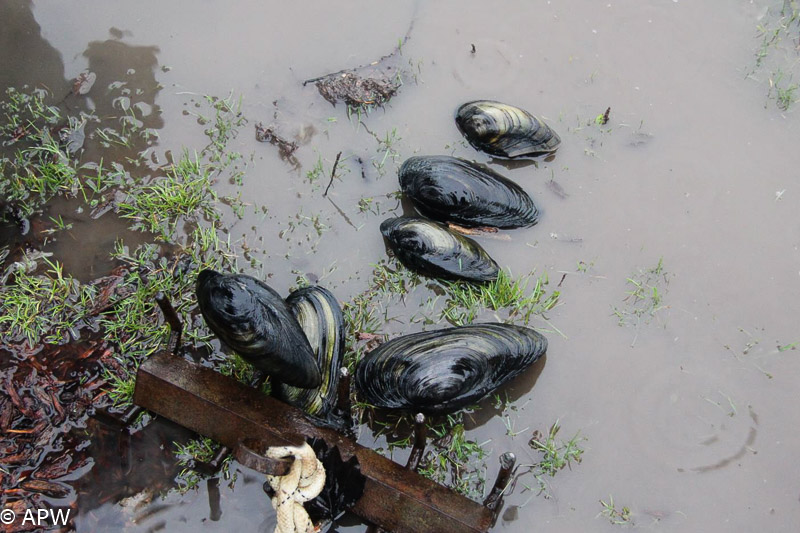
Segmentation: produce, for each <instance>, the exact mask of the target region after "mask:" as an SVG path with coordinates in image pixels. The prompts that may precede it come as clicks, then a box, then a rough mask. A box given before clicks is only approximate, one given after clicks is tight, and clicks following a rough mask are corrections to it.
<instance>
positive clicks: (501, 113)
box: [456, 100, 561, 158]
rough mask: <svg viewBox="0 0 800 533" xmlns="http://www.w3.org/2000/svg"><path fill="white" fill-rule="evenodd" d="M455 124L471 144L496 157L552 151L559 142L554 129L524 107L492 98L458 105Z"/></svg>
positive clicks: (559, 139)
mask: <svg viewBox="0 0 800 533" xmlns="http://www.w3.org/2000/svg"><path fill="white" fill-rule="evenodd" d="M456 125H457V126H458V129H459V131H461V134H462V135H464V137H466V139H467V141H469V143H470V144H471V145H472V146H473V147H474V148H476V149H478V150H481V151H483V152H486V153H487V154H491V155H495V156H499V157H508V158H512V157H519V156H523V155H536V154H542V153H548V152H554V151H555V150H556V149H557V148H558V145H559V144H561V138H560V137H559V136H558V134H557V133H556V132H554V131H553V130H552V129H550V127H549V126H548V125H547V124H545V123H544V122H543V121H541V120H539V119H538V118H536V117H534V116H533V115H531V114H530V113H528V112H527V111H525V110H524V109H520V108H518V107H514V106H512V105H508V104H502V103H500V102H493V101H491V100H476V101H474V102H468V103H466V104H464V105H462V106H461V107H459V108H458V110H457V111H456Z"/></svg>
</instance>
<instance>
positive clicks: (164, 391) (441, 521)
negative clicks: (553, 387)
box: [134, 351, 505, 533]
mask: <svg viewBox="0 0 800 533" xmlns="http://www.w3.org/2000/svg"><path fill="white" fill-rule="evenodd" d="M134 402H135V403H136V404H137V405H139V406H141V407H144V408H145V409H148V410H150V411H153V412H155V413H157V414H159V415H161V416H164V417H165V418H168V419H170V420H172V421H174V422H176V423H178V424H180V425H182V426H184V427H187V428H189V429H191V430H193V431H196V432H197V433H199V434H201V435H205V436H207V437H210V438H212V439H214V440H216V441H217V442H219V443H221V444H222V445H223V446H226V447H228V448H231V449H233V450H235V453H236V454H237V455H236V457H237V459H238V460H239V461H240V462H242V463H243V464H248V462H249V463H250V464H252V465H254V466H256V467H258V469H259V470H262V471H264V470H269V471H270V472H275V473H279V472H280V471H281V470H282V469H284V468H285V466H284V465H281V464H265V463H263V461H262V460H263V450H264V449H265V448H266V447H268V446H285V445H297V444H299V443H301V442H303V441H304V440H305V439H306V438H307V437H313V438H318V439H322V440H323V441H325V443H326V444H327V445H328V447H329V448H330V447H334V446H336V447H338V448H339V452H340V453H341V455H342V459H343V460H344V461H347V460H348V459H350V457H352V456H356V457H357V458H358V462H359V464H360V466H361V473H362V474H363V475H364V476H365V477H366V483H365V486H364V494H363V496H362V497H361V499H360V500H359V501H358V502H356V504H355V505H354V506H353V508H352V509H351V510H352V511H353V512H354V513H355V514H357V515H358V516H360V517H362V518H364V519H365V520H367V521H369V522H372V523H374V524H377V525H378V526H380V527H381V528H383V529H385V530H388V531H394V532H396V533H417V532H420V531H426V532H431V533H437V532H441V533H445V532H447V533H450V532H452V531H459V533H485V532H486V531H487V530H488V529H489V528H490V527H491V524H492V519H493V515H494V511H493V510H492V509H489V508H487V507H485V506H483V505H481V504H479V503H476V502H473V501H472V500H469V499H467V498H465V497H464V496H461V495H459V494H456V493H455V492H453V491H451V490H449V489H447V488H445V487H442V486H441V485H439V484H437V483H435V482H433V481H431V480H429V479H427V478H424V477H422V476H420V475H419V474H417V473H416V472H413V471H411V470H409V469H407V468H404V467H403V466H401V465H399V464H397V463H394V462H393V461H391V460H390V459H387V458H385V457H383V456H382V455H379V454H377V453H375V452H373V451H372V450H370V449H368V448H365V447H364V446H361V445H359V444H358V443H356V442H354V441H353V440H352V439H350V438H347V437H345V436H344V435H341V434H340V433H338V432H336V431H334V430H332V429H329V428H320V427H317V426H315V425H314V424H313V423H312V422H311V421H310V420H309V419H308V418H307V417H306V416H305V414H304V413H303V412H302V411H301V410H299V409H297V408H295V407H292V406H289V405H287V404H285V403H283V402H280V401H278V400H276V399H275V398H271V397H269V396H266V395H264V394H262V393H261V392H260V391H258V390H255V389H252V388H250V387H247V386H246V385H244V384H242V383H239V382H238V381H236V380H234V379H232V378H229V377H226V376H222V375H221V374H219V373H217V372H215V371H213V370H211V369H208V368H204V367H201V366H199V365H196V364H193V363H190V362H188V361H186V360H184V359H183V358H180V357H176V356H175V355H173V354H171V353H170V352H167V351H165V352H160V353H158V354H156V355H153V356H152V357H150V358H149V359H148V360H146V361H145V362H144V363H142V365H141V366H140V367H139V371H138V374H137V379H136V390H135V393H134ZM243 436H246V437H247V439H248V440H243V438H242V437H243ZM423 440H424V439H423ZM503 487H505V484H503Z"/></svg>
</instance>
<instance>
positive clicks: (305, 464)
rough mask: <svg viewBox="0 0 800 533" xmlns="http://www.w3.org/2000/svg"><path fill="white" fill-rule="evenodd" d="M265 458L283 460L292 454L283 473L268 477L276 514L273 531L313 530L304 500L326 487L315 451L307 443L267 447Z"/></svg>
mask: <svg viewBox="0 0 800 533" xmlns="http://www.w3.org/2000/svg"><path fill="white" fill-rule="evenodd" d="M265 455H266V456H267V457H270V458H272V459H282V458H285V457H290V456H291V457H294V462H293V463H292V466H291V468H290V470H289V473H288V474H286V475H285V476H267V482H269V484H270V486H271V487H272V489H273V490H274V491H275V496H273V497H272V507H274V508H275V512H276V513H277V515H278V525H277V526H276V527H275V533H313V532H314V531H315V529H314V523H313V522H311V519H310V518H309V517H308V513H307V512H306V510H305V508H304V507H303V502H307V501H309V500H313V499H314V498H316V497H317V495H318V494H319V493H320V492H322V488H323V487H324V486H325V469H324V468H323V467H322V463H321V462H320V461H319V459H317V456H316V455H315V454H314V450H312V449H311V446H309V445H308V444H307V443H304V444H303V445H302V446H299V447H298V446H275V447H272V448H267V451H266V454H265Z"/></svg>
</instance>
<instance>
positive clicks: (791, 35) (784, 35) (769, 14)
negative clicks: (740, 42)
mask: <svg viewBox="0 0 800 533" xmlns="http://www.w3.org/2000/svg"><path fill="white" fill-rule="evenodd" d="M756 38H757V39H758V40H759V44H758V47H757V49H756V51H755V54H754V57H755V60H754V62H753V65H752V67H751V68H749V69H748V71H747V77H748V78H752V79H755V80H757V81H762V80H763V78H764V77H766V80H767V84H768V89H767V98H766V102H765V104H764V107H767V104H768V103H769V102H770V101H774V102H775V105H776V106H777V107H778V108H779V109H780V110H782V111H788V110H789V109H790V108H791V107H792V106H793V105H794V103H795V102H797V100H798V97H797V91H798V84H797V83H796V82H793V79H794V78H795V77H796V76H800V61H798V58H797V43H798V42H800V4H799V3H798V2H797V0H782V1H781V2H774V5H773V6H770V7H769V8H768V9H767V11H766V13H765V14H764V16H763V17H762V18H761V22H760V23H759V25H758V26H757V28H756Z"/></svg>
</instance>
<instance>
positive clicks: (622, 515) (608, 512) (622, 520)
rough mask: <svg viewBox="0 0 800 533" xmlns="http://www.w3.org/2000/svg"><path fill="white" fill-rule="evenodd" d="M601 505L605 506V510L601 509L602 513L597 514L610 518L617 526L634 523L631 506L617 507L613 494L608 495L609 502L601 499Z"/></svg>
mask: <svg viewBox="0 0 800 533" xmlns="http://www.w3.org/2000/svg"><path fill="white" fill-rule="evenodd" d="M600 505H602V506H603V510H602V511H600V514H598V515H597V516H604V517H606V518H608V521H609V522H611V523H612V524H613V525H615V526H624V525H633V521H632V517H631V510H630V508H629V507H627V506H623V507H622V508H620V509H617V506H616V504H615V503H614V497H613V496H612V495H610V494H609V495H608V501H607V502H606V501H603V500H600Z"/></svg>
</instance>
